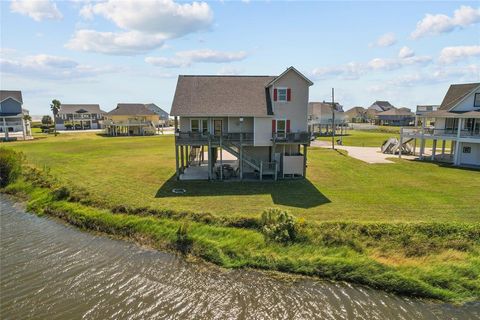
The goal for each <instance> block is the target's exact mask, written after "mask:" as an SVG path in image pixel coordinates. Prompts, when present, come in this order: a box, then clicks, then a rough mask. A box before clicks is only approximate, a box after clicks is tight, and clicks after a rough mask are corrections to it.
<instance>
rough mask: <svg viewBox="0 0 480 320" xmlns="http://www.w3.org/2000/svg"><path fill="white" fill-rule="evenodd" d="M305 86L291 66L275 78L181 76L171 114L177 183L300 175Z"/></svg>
mask: <svg viewBox="0 0 480 320" xmlns="http://www.w3.org/2000/svg"><path fill="white" fill-rule="evenodd" d="M312 84H313V83H312V82H311V81H310V80H309V79H307V78H306V77H305V76H304V75H303V74H301V73H300V72H299V71H298V70H296V69H295V68H293V67H290V68H288V69H287V70H285V71H284V72H283V73H282V74H280V75H279V76H209V75H180V76H179V77H178V82H177V87H176V90H175V96H174V99H173V103H172V109H171V115H172V116H173V117H174V119H175V120H174V122H175V155H176V175H177V178H178V179H181V180H183V179H185V180H186V179H210V180H214V179H237V180H242V179H250V178H253V179H260V180H261V179H268V178H270V179H274V180H276V179H279V178H287V177H305V172H306V171H305V168H306V161H307V147H308V146H309V145H310V134H309V133H308V130H307V114H308V92H309V87H310V86H311V85H312Z"/></svg>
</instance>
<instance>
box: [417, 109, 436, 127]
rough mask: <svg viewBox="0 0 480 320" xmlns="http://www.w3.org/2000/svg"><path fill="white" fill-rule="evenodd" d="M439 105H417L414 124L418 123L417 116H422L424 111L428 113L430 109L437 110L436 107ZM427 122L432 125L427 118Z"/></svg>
mask: <svg viewBox="0 0 480 320" xmlns="http://www.w3.org/2000/svg"><path fill="white" fill-rule="evenodd" d="M439 107H440V105H431V104H429V105H426V104H424V105H418V106H417V110H416V111H415V126H417V125H418V118H419V116H423V115H424V114H426V113H430V112H432V111H437V109H438V108H439ZM427 124H430V125H433V124H434V123H433V122H432V121H428V119H427Z"/></svg>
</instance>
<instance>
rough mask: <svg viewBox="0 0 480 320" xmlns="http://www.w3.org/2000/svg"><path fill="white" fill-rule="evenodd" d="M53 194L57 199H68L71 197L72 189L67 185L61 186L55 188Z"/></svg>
mask: <svg viewBox="0 0 480 320" xmlns="http://www.w3.org/2000/svg"><path fill="white" fill-rule="evenodd" d="M52 194H53V199H55V200H66V199H68V198H69V197H70V190H69V189H68V188H67V187H60V188H58V189H55V190H53V192H52Z"/></svg>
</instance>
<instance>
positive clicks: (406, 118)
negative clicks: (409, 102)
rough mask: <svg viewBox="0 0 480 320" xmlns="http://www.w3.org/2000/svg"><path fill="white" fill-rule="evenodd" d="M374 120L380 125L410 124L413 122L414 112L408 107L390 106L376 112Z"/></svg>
mask: <svg viewBox="0 0 480 320" xmlns="http://www.w3.org/2000/svg"><path fill="white" fill-rule="evenodd" d="M375 122H376V124H378V125H381V126H410V125H413V124H414V122H415V114H414V113H413V112H411V111H410V109H408V108H399V109H396V108H392V109H389V110H387V111H382V112H378V113H377V114H376V115H375Z"/></svg>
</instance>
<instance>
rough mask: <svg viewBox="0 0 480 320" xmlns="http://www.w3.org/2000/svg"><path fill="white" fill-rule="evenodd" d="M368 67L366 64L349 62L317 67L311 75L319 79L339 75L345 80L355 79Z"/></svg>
mask: <svg viewBox="0 0 480 320" xmlns="http://www.w3.org/2000/svg"><path fill="white" fill-rule="evenodd" d="M366 69H367V67H366V66H365V65H364V64H361V63H358V62H349V63H347V64H345V65H341V66H332V67H319V68H315V69H313V70H312V72H311V76H312V77H313V78H314V79H318V80H320V79H327V78H329V77H337V76H340V77H341V78H342V79H345V80H355V79H358V78H359V77H360V76H361V75H362V74H363V73H364V72H365V71H366Z"/></svg>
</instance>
